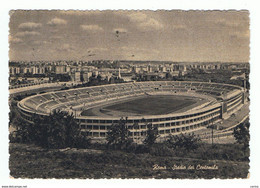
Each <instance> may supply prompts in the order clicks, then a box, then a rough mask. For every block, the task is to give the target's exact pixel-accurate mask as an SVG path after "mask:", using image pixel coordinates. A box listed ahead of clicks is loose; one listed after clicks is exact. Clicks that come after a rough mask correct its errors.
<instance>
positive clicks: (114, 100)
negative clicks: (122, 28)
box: [18, 81, 245, 139]
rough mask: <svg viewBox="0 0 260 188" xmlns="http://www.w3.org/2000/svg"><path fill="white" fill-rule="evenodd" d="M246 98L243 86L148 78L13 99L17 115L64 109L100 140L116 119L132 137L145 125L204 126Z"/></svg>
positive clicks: (162, 130) (173, 129)
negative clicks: (122, 123)
mask: <svg viewBox="0 0 260 188" xmlns="http://www.w3.org/2000/svg"><path fill="white" fill-rule="evenodd" d="M244 103H245V90H244V88H242V87H239V86H235V85H229V84H220V83H212V82H194V81H149V82H131V83H120V84H110V85H101V86H92V87H84V88H76V89H68V90H61V91H51V92H46V93H42V94H37V95H32V96H29V97H26V98H24V99H23V100H21V101H20V102H19V103H18V107H19V109H20V112H21V114H22V115H23V117H24V118H26V119H27V120H30V119H31V117H32V114H35V113H36V114H38V115H41V116H46V115H49V114H50V113H52V112H53V111H54V110H61V111H68V112H69V113H72V114H73V115H74V117H75V118H76V121H77V122H78V123H79V124H80V127H81V130H82V131H83V132H86V133H87V134H88V136H90V137H92V138H93V139H105V138H106V135H107V132H108V131H109V127H110V126H111V125H112V124H113V123H118V122H119V120H120V119H121V118H124V119H126V120H127V121H126V124H127V126H128V129H129V131H130V136H132V137H133V138H144V137H145V136H146V131H147V124H148V123H152V124H153V125H157V126H158V130H159V136H160V138H165V137H166V136H168V135H169V134H172V135H177V134H181V133H189V132H194V131H198V130H200V129H204V128H205V127H207V126H209V125H212V124H213V123H216V122H218V121H220V120H222V119H225V118H227V117H229V116H230V115H231V114H232V113H234V112H236V111H237V110H239V109H240V108H241V107H242V106H243V104H244Z"/></svg>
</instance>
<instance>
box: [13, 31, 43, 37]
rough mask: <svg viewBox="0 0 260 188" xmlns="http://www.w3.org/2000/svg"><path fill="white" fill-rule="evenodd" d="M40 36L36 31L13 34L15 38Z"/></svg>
mask: <svg viewBox="0 0 260 188" xmlns="http://www.w3.org/2000/svg"><path fill="white" fill-rule="evenodd" d="M37 35H40V33H39V32H37V31H22V32H18V33H16V34H15V36H16V37H25V36H37Z"/></svg>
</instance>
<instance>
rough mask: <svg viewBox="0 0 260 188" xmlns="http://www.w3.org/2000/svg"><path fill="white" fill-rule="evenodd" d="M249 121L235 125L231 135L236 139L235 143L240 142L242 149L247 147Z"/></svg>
mask: <svg viewBox="0 0 260 188" xmlns="http://www.w3.org/2000/svg"><path fill="white" fill-rule="evenodd" d="M249 126H250V123H249V121H246V122H243V123H240V124H239V125H238V126H237V127H235V129H234V132H233V135H234V137H235V139H236V141H237V143H239V144H242V145H243V146H244V149H246V148H248V147H249V140H250V135H249Z"/></svg>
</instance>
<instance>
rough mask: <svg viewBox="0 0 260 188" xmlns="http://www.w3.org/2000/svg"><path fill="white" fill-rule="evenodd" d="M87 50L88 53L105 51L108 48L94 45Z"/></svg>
mask: <svg viewBox="0 0 260 188" xmlns="http://www.w3.org/2000/svg"><path fill="white" fill-rule="evenodd" d="M87 51H88V53H98V52H106V51H108V49H107V48H102V47H100V48H98V47H94V48H88V49H87Z"/></svg>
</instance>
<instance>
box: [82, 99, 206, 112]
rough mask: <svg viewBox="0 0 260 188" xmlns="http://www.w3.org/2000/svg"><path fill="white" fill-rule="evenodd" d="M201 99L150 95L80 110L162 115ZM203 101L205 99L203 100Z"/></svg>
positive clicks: (188, 106) (189, 106) (187, 107)
mask: <svg viewBox="0 0 260 188" xmlns="http://www.w3.org/2000/svg"><path fill="white" fill-rule="evenodd" d="M202 101H204V100H202V99H199V98H195V97H189V96H176V95H151V96H142V97H138V98H132V99H129V100H127V101H125V100H124V101H118V102H116V103H113V104H107V105H105V106H103V107H99V108H98V109H97V108H95V109H89V110H85V111H83V112H82V115H86V116H93V115H98V114H95V112H97V111H98V112H99V113H100V112H101V113H104V114H107V115H109V114H110V115H112V114H122V113H124V114H125V115H127V114H130V115H162V114H169V113H172V112H177V111H178V112H180V111H181V110H184V109H186V110H188V109H190V108H191V107H194V105H196V103H202ZM204 102H205V101H204Z"/></svg>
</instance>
